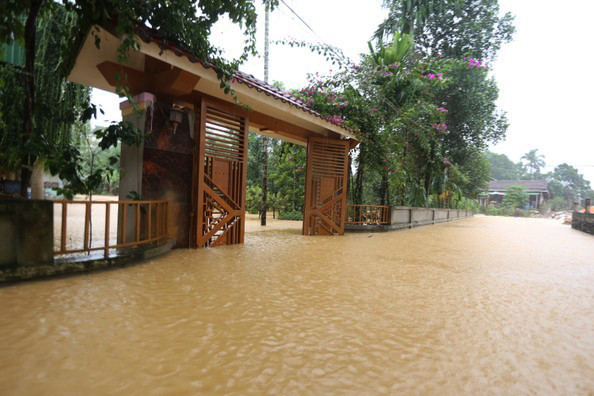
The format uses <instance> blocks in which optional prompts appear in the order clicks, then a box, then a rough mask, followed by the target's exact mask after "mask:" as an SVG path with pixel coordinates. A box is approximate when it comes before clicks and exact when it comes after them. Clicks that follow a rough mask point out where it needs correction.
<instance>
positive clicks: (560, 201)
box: [547, 196, 570, 212]
mask: <svg viewBox="0 0 594 396" xmlns="http://www.w3.org/2000/svg"><path fill="white" fill-rule="evenodd" d="M547 204H548V205H549V207H550V208H551V210H552V211H553V212H558V211H561V210H564V209H568V208H570V207H569V206H568V205H567V201H566V200H565V198H564V197H562V196H556V197H554V198H553V199H549V200H548V201H547Z"/></svg>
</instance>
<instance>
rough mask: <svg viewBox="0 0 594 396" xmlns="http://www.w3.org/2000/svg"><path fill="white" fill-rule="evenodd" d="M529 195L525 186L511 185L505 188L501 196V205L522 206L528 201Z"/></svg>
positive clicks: (509, 206) (508, 206)
mask: <svg viewBox="0 0 594 396" xmlns="http://www.w3.org/2000/svg"><path fill="white" fill-rule="evenodd" d="M529 198H530V196H529V195H528V194H527V193H526V188H524V187H521V186H512V187H509V188H508V189H507V191H506V192H505V196H504V197H503V206H504V207H507V208H514V209H515V208H523V207H524V205H526V204H527V203H528V200H529Z"/></svg>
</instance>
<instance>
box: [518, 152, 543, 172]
mask: <svg viewBox="0 0 594 396" xmlns="http://www.w3.org/2000/svg"><path fill="white" fill-rule="evenodd" d="M521 160H522V161H526V163H525V164H524V165H525V167H526V170H527V171H528V173H529V175H530V178H531V179H539V178H540V177H541V176H540V170H541V168H544V166H545V165H546V164H545V161H544V156H543V155H540V154H538V150H537V149H534V150H530V151H529V152H527V153H526V154H524V155H523V156H522V158H521Z"/></svg>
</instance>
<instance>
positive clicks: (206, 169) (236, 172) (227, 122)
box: [192, 98, 249, 247]
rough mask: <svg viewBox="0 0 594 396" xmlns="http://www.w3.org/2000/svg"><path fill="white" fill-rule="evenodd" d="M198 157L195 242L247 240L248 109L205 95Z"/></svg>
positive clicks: (212, 243)
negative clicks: (220, 101) (210, 99)
mask: <svg viewBox="0 0 594 396" xmlns="http://www.w3.org/2000/svg"><path fill="white" fill-rule="evenodd" d="M196 110H197V114H199V120H198V123H197V125H198V127H197V128H196V133H195V139H196V143H197V150H196V153H195V160H194V183H195V185H194V189H193V190H194V195H193V196H194V202H195V210H194V219H195V220H194V225H193V227H192V228H193V233H194V235H195V238H194V244H193V246H194V247H208V246H221V245H233V244H238V243H243V241H244V233H245V195H246V178H247V144H248V125H249V120H248V117H247V114H246V113H245V112H244V111H242V110H240V109H239V108H238V107H236V106H234V105H232V104H229V105H226V104H223V103H215V102H211V101H209V100H208V99H204V98H202V99H201V100H200V101H199V103H198V104H197V105H196Z"/></svg>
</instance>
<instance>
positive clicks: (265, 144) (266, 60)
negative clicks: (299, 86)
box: [260, 9, 270, 226]
mask: <svg viewBox="0 0 594 396" xmlns="http://www.w3.org/2000/svg"><path fill="white" fill-rule="evenodd" d="M264 24H265V26H264V81H266V82H268V67H269V60H270V37H269V34H270V10H268V9H266V16H265V21H264ZM267 209H268V138H267V137H266V136H262V211H261V213H260V225H263V226H265V225H266V210H267Z"/></svg>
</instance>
